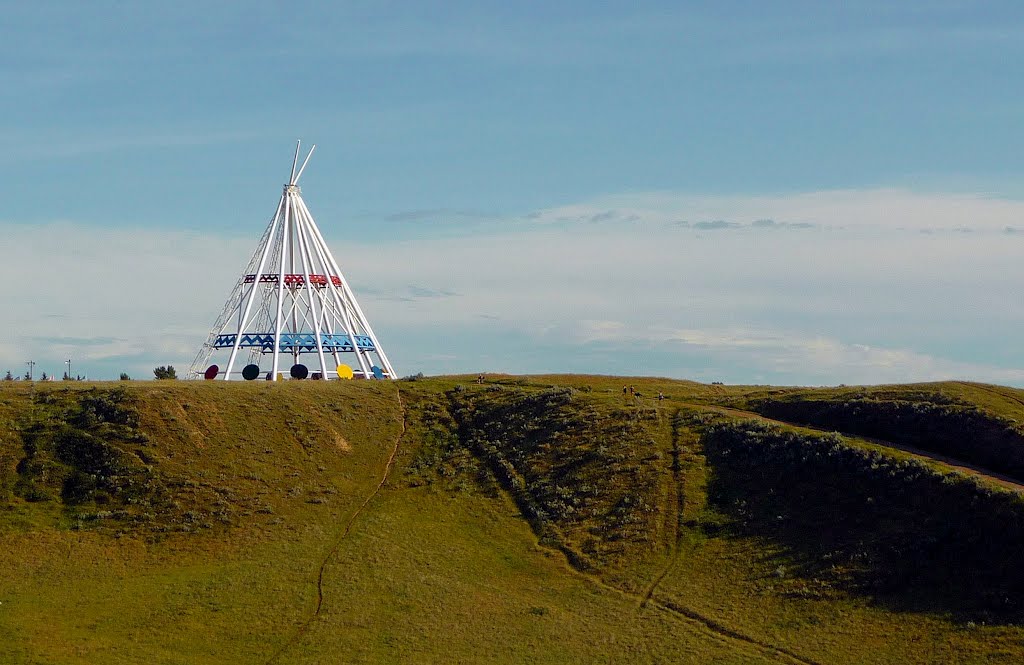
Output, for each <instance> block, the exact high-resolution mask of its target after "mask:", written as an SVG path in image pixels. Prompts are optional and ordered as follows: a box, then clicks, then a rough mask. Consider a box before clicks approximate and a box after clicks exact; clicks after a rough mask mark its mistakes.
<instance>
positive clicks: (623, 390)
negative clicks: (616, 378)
mask: <svg viewBox="0 0 1024 665" xmlns="http://www.w3.org/2000/svg"><path fill="white" fill-rule="evenodd" d="M627 392H629V388H627V387H626V386H622V394H623V395H625V394H626V393H627Z"/></svg>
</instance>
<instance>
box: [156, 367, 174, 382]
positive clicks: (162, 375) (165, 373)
mask: <svg viewBox="0 0 1024 665" xmlns="http://www.w3.org/2000/svg"><path fill="white" fill-rule="evenodd" d="M153 376H155V377H156V378H158V379H176V378H178V375H177V373H175V371H174V365H167V366H166V367H164V366H163V365H161V366H160V367H157V368H155V369H154V370H153Z"/></svg>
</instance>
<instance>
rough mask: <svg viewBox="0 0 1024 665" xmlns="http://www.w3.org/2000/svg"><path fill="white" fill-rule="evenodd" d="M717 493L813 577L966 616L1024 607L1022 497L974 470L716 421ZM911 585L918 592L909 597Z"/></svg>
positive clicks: (712, 450)
mask: <svg viewBox="0 0 1024 665" xmlns="http://www.w3.org/2000/svg"><path fill="white" fill-rule="evenodd" d="M703 442H704V446H705V451H706V454H707V458H708V461H709V462H710V463H711V464H712V465H713V469H714V473H713V475H712V481H711V483H710V484H709V499H710V500H711V501H712V503H713V504H714V505H716V507H717V508H718V509H720V510H723V511H725V512H727V513H729V514H731V515H732V516H733V517H734V519H735V522H734V528H736V529H738V530H740V531H742V532H746V533H753V534H759V535H763V536H768V537H771V538H773V539H777V540H779V541H781V542H783V543H785V544H786V545H788V547H789V548H790V551H791V552H792V553H793V554H794V558H796V559H797V560H798V561H800V562H801V564H802V572H803V574H805V575H806V576H809V577H825V578H829V577H834V578H835V581H837V582H840V583H843V584H846V585H848V586H849V587H850V588H852V589H861V590H867V591H870V592H874V593H883V594H891V593H893V592H899V593H900V594H903V595H902V597H903V598H904V600H906V599H908V598H909V599H913V602H916V603H923V604H924V605H931V606H935V607H940V608H943V609H945V610H953V611H957V612H991V613H995V614H999V615H1002V616H1008V615H1012V616H1022V613H1024V567H1022V566H1021V565H1020V561H1019V553H1020V552H1021V551H1024V499H1022V498H1021V497H1020V496H1018V495H1017V494H1016V493H1013V492H1007V491H1002V490H1000V489H998V488H995V487H991V486H989V485H985V484H982V483H980V482H978V481H976V480H975V479H974V478H972V477H968V476H963V475H960V474H945V473H940V472H939V471H937V470H935V469H933V468H931V467H930V466H928V465H927V464H925V463H923V462H921V461H918V460H915V459H907V458H898V457H893V456H890V455H887V454H884V453H882V452H878V451H874V450H869V449H865V448H860V447H855V446H853V445H850V444H849V443H847V442H846V441H845V440H844V439H843V438H842V437H841V436H838V435H835V434H822V435H809V434H803V433H798V432H795V431H790V430H786V429H783V428H779V427H776V426H773V425H769V424H766V423H763V422H757V421H745V422H732V423H721V424H716V425H712V426H710V427H709V428H708V430H707V431H706V433H705V434H704V436H703ZM908 592H909V593H908Z"/></svg>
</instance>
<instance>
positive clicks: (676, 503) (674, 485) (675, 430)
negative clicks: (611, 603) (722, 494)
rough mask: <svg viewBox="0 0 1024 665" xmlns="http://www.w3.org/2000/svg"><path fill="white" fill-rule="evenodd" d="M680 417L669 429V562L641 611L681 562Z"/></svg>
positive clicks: (682, 487) (674, 413)
mask: <svg viewBox="0 0 1024 665" xmlns="http://www.w3.org/2000/svg"><path fill="white" fill-rule="evenodd" d="M678 416H679V409H674V410H673V411H672V417H671V420H670V421H669V427H671V432H672V451H671V453H672V454H671V461H670V469H669V470H670V472H671V473H670V475H669V479H670V480H669V481H668V482H669V485H670V487H669V488H668V491H667V496H666V501H665V520H666V528H665V533H666V540H667V541H668V561H667V562H665V566H664V567H663V568H662V570H661V572H659V573H658V574H657V575H656V576H655V577H654V579H653V580H652V581H651V583H650V584H649V585H648V587H647V591H646V592H645V593H644V595H643V600H641V601H640V606H639V607H638V609H639V610H643V609H644V608H645V607H647V604H648V603H649V602H651V598H653V597H654V592H655V591H656V590H657V588H658V585H660V584H661V582H662V581H663V580H664V579H665V577H666V576H667V575H668V574H669V572H671V570H672V569H673V568H675V565H676V562H677V561H678V560H679V553H680V550H681V548H680V544H681V543H680V540H681V539H682V535H683V534H682V530H681V529H680V528H679V522H680V520H682V518H683V504H684V501H685V490H686V487H685V484H684V482H683V470H682V467H681V466H680V461H679V458H680V455H681V454H682V451H680V449H679V425H678V424H677V418H678Z"/></svg>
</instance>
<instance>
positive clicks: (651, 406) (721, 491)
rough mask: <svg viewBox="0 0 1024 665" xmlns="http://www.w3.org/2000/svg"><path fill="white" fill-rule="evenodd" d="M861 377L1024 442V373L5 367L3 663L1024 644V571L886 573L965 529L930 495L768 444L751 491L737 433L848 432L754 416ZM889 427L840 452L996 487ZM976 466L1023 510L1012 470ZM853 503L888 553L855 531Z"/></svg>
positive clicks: (656, 654)
mask: <svg viewBox="0 0 1024 665" xmlns="http://www.w3.org/2000/svg"><path fill="white" fill-rule="evenodd" d="M623 387H625V388H626V392H625V393H623ZM630 387H632V388H633V394H632V395H631V394H630V393H629V388H630ZM856 390H859V391H860V392H859V393H857V394H856V395H855V396H854V397H856V398H857V399H860V400H861V401H859V402H857V406H858V408H862V407H863V404H867V403H868V402H867V401H864V400H865V399H868V400H869V401H871V400H873V401H871V404H874V402H887V401H895V402H910V403H916V402H921V403H924V404H937V403H939V402H942V403H943V404H947V405H948V404H953V405H954V406H956V407H957V409H960V410H963V409H967V410H969V411H970V413H971V414H975V412H977V413H979V414H981V416H977V417H981V418H983V419H985V420H984V422H985V423H989V424H990V426H991V428H992V431H995V430H996V429H998V430H999V432H1000V436H1001V437H1002V438H1000V439H999V441H1000V442H1009V443H1008V444H1007V445H1010V444H1012V443H1013V441H1015V439H1014V438H1013V437H1014V436H1016V435H1015V432H1017V433H1019V429H1015V428H1018V424H1017V423H1020V422H1024V402H1021V400H1022V399H1024V393H1022V392H1021V391H1017V390H1013V389H1007V388H1001V387H994V386H983V385H977V384H961V383H948V384H922V385H916V386H886V387H878V388H871V389H854V388H834V389H797V388H772V387H765V386H758V387H736V386H720V385H703V384H697V383H692V382H685V381H674V380H668V379H655V378H622V377H597V376H531V377H517V376H500V375H488V376H487V377H486V380H485V382H484V383H482V384H478V383H477V382H476V377H475V376H463V377H438V378H428V379H421V380H416V381H396V382H387V383H385V382H330V383H325V382H313V381H308V382H301V383H300V382H287V383H283V384H267V383H264V382H253V383H232V384H225V383H185V382H174V381H162V382H125V383H122V384H115V383H109V384H78V383H52V384H36V385H35V386H30V385H28V384H21V383H14V384H7V385H0V538H2V541H0V542H2V547H3V555H2V556H0V662H4V663H98V662H102V663H138V662H147V663H269V662H279V663H318V662H403V663H404V662H423V663H433V662H509V663H519V662H538V663H565V662H624V661H630V662H692V663H707V662H722V663H762V662H763V663H776V662H782V663H849V662H858V663H933V662H963V663H970V662H986V663H993V662H995V663H999V662H1002V663H1017V662H1022V660H1024V629H1022V628H1021V627H1020V621H1021V613H1020V611H1019V610H1018V608H1017V605H1016V601H1017V595H1015V594H1018V595H1019V589H1017V588H1016V587H1014V586H1013V583H1015V580H1009V581H1008V582H1007V585H1008V586H1007V587H1006V588H1007V591H1006V595H1007V598H1006V599H996V600H992V599H991V598H990V596H989V595H983V596H979V597H980V600H978V599H977V598H973V597H972V599H971V601H970V602H968V601H967V600H964V601H963V602H962V603H961V601H960V596H959V595H957V593H952V592H948V593H947V592H946V591H944V590H943V589H936V588H933V587H935V582H934V580H930V579H928V578H926V577H925V578H921V580H917V579H916V578H915V579H914V580H912V581H910V582H907V583H906V584H903V585H902V586H901V585H900V584H892V583H889V582H888V581H887V583H886V585H881V584H878V585H875V584H866V583H864V582H865V580H867V581H868V582H871V581H872V579H873V578H872V575H874V574H875V573H876V572H877V571H875V570H874V569H873V568H872V567H871V566H872V562H873V561H874V559H872V558H871V557H872V556H874V555H875V554H877V552H882V553H883V554H884V553H885V552H884V551H883V550H884V546H885V544H886V540H885V539H886V538H889V537H890V536H891V537H892V538H896V539H899V538H903V539H906V538H910V537H914V538H922V539H927V538H938V539H939V540H938V541H937V542H942V541H941V538H942V537H943V535H942V534H943V533H944V531H942V530H941V528H940V527H941V524H942V522H941V519H939V518H936V520H937V521H935V523H934V524H932V522H929V521H928V520H923V519H922V518H921V516H922V515H925V516H927V513H926V512H922V511H927V510H928V505H927V504H928V502H927V501H924V502H922V504H921V505H918V504H917V503H915V504H913V506H912V509H913V510H914V511H917V512H914V513H913V515H914V516H915V517H914V518H913V519H911V518H910V517H909V515H910V514H911V513H907V514H908V518H907V523H906V524H904V523H902V522H901V520H900V519H899V518H898V515H897V516H895V517H894V515H893V514H891V513H875V512H871V513H868V512H862V508H861V506H863V505H867V504H866V503H865V502H868V499H869V498H870V499H871V500H872V502H884V501H886V500H887V497H888V500H891V501H892V502H894V505H895V502H897V501H904V500H907V499H905V498H902V496H903V495H902V494H900V492H899V486H898V485H895V484H893V483H894V482H895V481H890V480H888V479H887V478H880V479H879V480H878V484H877V485H874V486H872V487H873V489H872V492H873V494H871V495H870V496H868V495H867V494H865V495H864V497H861V493H862V492H866V490H864V489H863V487H860V486H855V485H851V484H848V482H847V480H846V479H847V478H848V477H847V476H845V475H843V473H845V472H843V471H842V470H840V472H837V473H836V475H829V473H830V472H818V473H813V474H808V476H807V478H806V479H805V480H804V481H801V486H800V488H799V491H800V492H801V494H799V495H797V494H793V495H792V496H790V495H787V494H786V492H787V490H788V489H789V488H785V487H777V488H773V487H772V486H771V478H772V477H773V476H771V473H773V472H774V471H772V468H773V467H776V466H777V467H778V469H779V470H780V472H781V471H785V472H786V473H788V474H789V475H787V476H785V477H787V478H792V477H794V473H796V474H798V473H799V468H798V467H796V466H794V465H797V464H804V463H805V461H804V460H803V458H800V457H793V458H792V459H790V458H786V459H782V458H779V459H777V460H775V459H767V460H766V461H765V462H764V466H765V469H766V472H765V475H764V476H763V477H762V476H758V477H757V478H755V479H754V480H755V481H756V482H752V483H751V484H750V485H749V486H748V485H746V484H743V483H740V482H739V481H738V480H737V479H741V478H746V479H747V480H750V479H751V476H750V475H749V471H748V470H747V469H746V467H743V468H741V467H739V466H734V465H733V463H732V462H731V461H730V460H731V459H733V458H734V457H735V456H736V455H738V454H739V452H738V451H733V450H731V449H729V448H723V447H722V444H720V443H715V442H716V441H717V440H716V439H715V438H714V437H715V436H722V435H721V434H717V435H716V432H719V433H720V432H722V431H727V432H731V431H732V430H728V429H727V428H728V427H730V426H734V424H735V423H746V422H759V423H764V427H777V428H779V429H778V430H770V431H768V433H767V434H764V435H763V436H765V437H768V438H769V439H770V437H772V436H774V437H776V438H778V437H781V436H783V435H784V434H786V433H793V434H794V436H796V437H797V438H796V439H793V441H791V442H790V444H788V445H791V446H797V445H803V442H805V440H806V444H807V445H808V446H810V447H811V448H814V446H818V445H819V439H818V438H816V437H822V436H826V435H825V434H823V433H822V430H826V431H832V430H834V429H835V428H830V427H828V423H812V422H793V423H789V422H786V423H772V422H769V420H766V419H765V417H763V416H761V415H759V414H758V413H755V411H756V410H758V409H762V407H763V404H764V403H765V402H764V400H765V398H772V399H791V400H792V399H802V400H806V401H813V400H817V401H822V400H826V401H827V400H833V401H836V400H841V401H843V403H844V404H845V403H847V402H849V401H850V400H851V399H853V398H852V397H851V391H856ZM636 393H639V396H637V395H636ZM659 393H661V394H662V395H663V399H658V395H659ZM936 395H939V396H941V398H940V397H936ZM883 406H884V405H883ZM961 407H962V408H961ZM968 407H969V408H968ZM879 408H883V407H879ZM922 408H924V407H922ZM928 408H931V407H928ZM762 410H763V409H762ZM947 412H948V413H953V414H954V415H956V414H958V413H960V411H957V410H955V409H954V410H952V411H950V410H949V409H947V411H944V412H943V413H947ZM816 413H817V412H816ZM830 413H831V412H830ZM972 417H976V416H975V415H972ZM805 425H810V426H812V427H811V428H810V429H808V428H807V427H804V426H805ZM715 428H719V429H715ZM721 428H726V429H725V430H723V429H721ZM736 431H740V432H741V434H742V431H741V430H736ZM862 435H863V433H862V432H846V431H843V434H842V435H835V436H836V438H835V439H834V440H833V439H828V440H827V441H825V442H824V443H820V445H823V446H832V447H837V448H841V449H843V450H847V449H854V450H860V451H873V453H872V454H877V455H880V456H884V460H890V459H891V460H895V461H897V462H899V461H902V462H907V461H908V460H909V461H911V462H914V463H915V464H917V463H919V464H921V465H922V468H923V469H925V471H918V470H917V467H916V466H912V470H914V473H916V474H918V476H920V475H921V474H924V476H921V477H922V478H924V480H922V481H921V482H925V481H927V480H928V478H930V477H931V476H929V475H928V474H936V475H935V477H936V478H938V480H936V481H935V482H936V483H938V485H936V486H937V487H945V486H946V485H949V486H951V487H953V488H954V489H955V488H959V487H960V483H963V482H968V480H965V478H966V477H965V476H964V475H963V474H962V473H961V472H958V471H955V470H953V469H952V468H951V467H949V466H948V465H946V464H945V463H943V462H941V461H935V460H934V459H929V458H927V457H926V456H920V455H915V454H913V453H908V452H906V451H905V450H895V449H892V448H889V447H887V446H886V442H885V441H882V440H879V438H878V437H877V436H872V437H870V438H869V439H866V438H862ZM758 436H761V435H760V434H759V435H758ZM766 440H768V439H766ZM823 441H824V440H823ZM712 444H714V445H715V446H717V447H714V448H711V447H709V446H712ZM752 449H753V450H755V452H756V446H755V447H754V448H752ZM83 451H84V452H83ZM748 454H749V453H748ZM730 455H732V456H733V457H730ZM879 459H881V458H879ZM884 460H883V462H884ZM875 466H876V467H878V468H887V467H885V463H882V464H881V466H879V464H878V462H877V460H876V462H875ZM818 468H822V469H827V468H830V467H818ZM899 468H902V467H899ZM744 473H745V474H747V475H743V474H744ZM858 473H861V472H860V471H858ZM918 476H914V478H917V477H918ZM780 477H782V476H780ZM851 477H852V476H851ZM901 478H902V476H901ZM943 478H948V480H942V479H943ZM900 482H905V480H901V481H900ZM929 482H930V481H929ZM969 482H970V483H972V484H971V485H970V487H969V488H968V489H970V490H971V491H972V492H976V493H977V492H981V494H978V496H979V497H981V498H980V499H978V500H979V501H994V502H997V503H993V505H998V506H1002V508H1000V510H1006V511H1008V512H1006V515H1007V516H1008V517H1007V519H1008V520H1010V521H1012V520H1018V519H1019V515H1020V514H1024V512H1021V513H1018V512H1016V511H1017V509H1016V503H1014V501H1017V500H1018V499H1017V498H1016V495H1015V493H1014V490H1013V489H1012V488H1011V487H1008V486H1007V485H1005V484H1003V485H998V484H995V483H994V482H990V481H989V479H987V478H986V477H985V475H984V474H975V475H973V476H972V477H971V478H970V479H969ZM943 483H945V484H943ZM792 484H793V483H792V482H790V485H792ZM975 485H976V486H977V488H979V489H975ZM915 487H917V486H916V485H915ZM765 488H767V489H765ZM761 491H766V492H770V496H769V495H762V494H758V492H761ZM887 492H889V493H890V494H886V493H887ZM1004 495H1005V496H1010V495H1012V496H1010V498H1009V499H1006V501H1009V503H1006V502H1004V500H1003V498H1002V497H1003V496H1004ZM797 496H799V497H807V496H820V497H821V504H820V506H819V507H818V508H815V507H814V506H813V505H810V504H808V503H804V502H802V501H803V499H800V500H797V499H796V498H794V497H797ZM972 496H974V495H972ZM850 497H853V498H855V499H856V501H853V500H852V499H850ZM943 497H945V495H942V497H940V496H939V495H938V494H936V496H935V497H933V502H932V503H933V504H934V512H936V513H939V512H940V511H943V514H946V513H945V508H944V506H943V504H942V503H941V501H949V499H948V497H947V498H943ZM862 498H863V500H861V499H862ZM762 500H763V501H762ZM758 501H761V504H760V505H762V506H765V505H770V506H771V507H772V509H773V510H774V509H775V507H776V506H778V507H779V513H780V514H778V515H774V514H772V515H768V514H767V513H766V510H759V509H757V507H756V506H751V505H750V504H751V503H753V502H758ZM872 502H868V503H872ZM998 502H1003V503H998ZM872 505H877V504H873V503H872ZM899 505H901V506H902V504H899ZM908 505H910V504H908ZM821 506H824V507H821ZM829 506H840V507H842V512H837V511H838V510H839V508H835V509H833V508H830V507H829ZM805 508H806V509H805ZM872 510H874V508H872ZM783 511H789V512H787V513H785V514H783ZM876 514H882V515H883V516H882V517H881V518H878V519H880V520H884V521H885V523H884V524H877V525H876V524H874V523H873V522H872V521H871V519H869V517H870V516H873V515H876ZM939 517H941V515H940V516H939ZM872 519H873V518H872ZM857 520H861V521H860V522H857ZM844 521H849V522H851V524H852V523H853V522H857V524H856V529H859V530H853V531H850V532H849V533H853V534H854V535H856V536H857V537H858V538H869V537H877V538H878V542H877V543H874V545H873V546H874V547H876V550H877V551H876V550H871V549H867V550H865V551H864V552H860V551H859V550H856V549H855V548H852V547H848V545H849V542H848V539H847V538H846V536H847V535H849V534H848V533H847V532H846V531H843V529H842V528H840V527H841V526H842V524H843V523H844ZM837 524H838V525H839V526H837ZM936 525H938V526H936ZM851 529H853V526H851ZM978 529H979V532H978V533H977V534H976V536H977V538H978V539H980V540H984V539H988V541H991V542H1000V543H1002V542H1003V541H1001V540H999V539H1000V538H1003V539H1005V542H1006V547H1007V550H1006V552H1007V556H1008V557H1012V558H1019V557H1020V555H1021V553H1022V552H1021V551H1020V550H1019V549H1016V550H1015V549H1013V548H1014V547H1015V546H1016V545H1019V543H1017V542H1016V541H1013V540H1012V539H1010V538H1009V536H1006V535H1005V533H1002V534H1000V533H995V532H994V531H992V532H989V531H982V530H983V529H988V527H987V526H981V525H979V526H978ZM826 530H827V531H828V532H829V537H830V538H832V539H834V541H835V543H838V544H837V545H836V546H835V548H834V550H835V551H834V552H833V551H832V550H829V551H828V552H825V549H823V547H821V546H820V542H819V538H818V537H817V536H816V535H815V534H816V533H824V532H825V531H826ZM958 533H959V532H958ZM865 534H866V535H865ZM801 539H803V540H801ZM830 542H831V541H830ZM900 542H902V541H900ZM878 548H882V549H878ZM971 551H973V550H970V551H968V553H969V552H971ZM823 552H825V553H824V554H823ZM929 552H931V550H929ZM986 552H987V550H986ZM841 555H842V556H845V557H846V558H842V559H841V558H840V556H841ZM825 556H829V557H832V556H834V557H835V558H834V559H828V561H829V562H830V563H829V565H824V563H823V559H822V557H825ZM908 556H910V554H908ZM979 556H980V555H979ZM922 561H924V560H922ZM941 564H942V565H943V566H946V565H948V562H945V561H942V562H941ZM922 565H927V562H925V563H923V564H922ZM935 565H939V563H936V564H935ZM971 565H972V562H971V561H970V560H964V561H963V566H964V569H965V571H966V573H971V570H970V566H971ZM942 570H943V571H945V568H943V569H942ZM966 573H965V574H966ZM971 574H973V573H971ZM990 582H991V580H988V579H987V578H986V579H985V583H990ZM997 582H1001V580H996V581H995V582H991V583H992V584H995V583H997ZM990 601H991V602H990Z"/></svg>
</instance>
